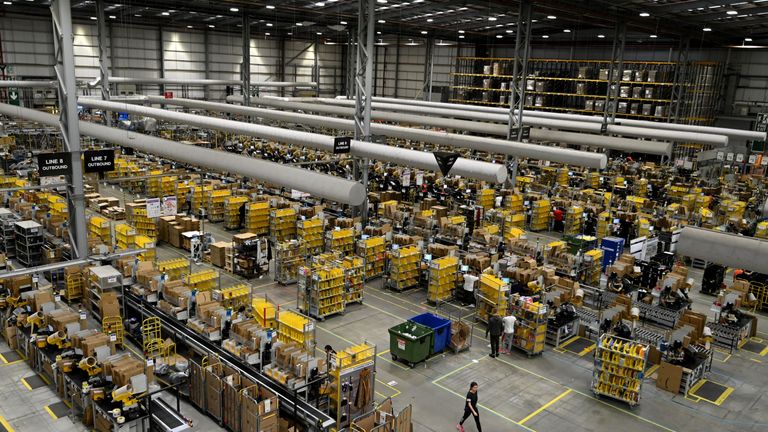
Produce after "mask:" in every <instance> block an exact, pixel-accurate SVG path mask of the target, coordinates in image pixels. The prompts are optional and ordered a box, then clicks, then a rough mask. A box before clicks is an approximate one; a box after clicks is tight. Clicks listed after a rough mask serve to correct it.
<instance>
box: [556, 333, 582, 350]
mask: <svg viewBox="0 0 768 432" xmlns="http://www.w3.org/2000/svg"><path fill="white" fill-rule="evenodd" d="M580 337H581V336H574V337H572V338H570V339H568V340H567V341H565V342H563V343H561V344H560V346H559V347H558V348H565V347H567V346H568V345H570V344H572V343H574V342H576V341H577V340H578V339H579V338H580Z"/></svg>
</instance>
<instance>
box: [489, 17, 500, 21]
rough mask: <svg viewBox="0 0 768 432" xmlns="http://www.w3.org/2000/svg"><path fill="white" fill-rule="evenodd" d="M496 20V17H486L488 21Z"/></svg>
mask: <svg viewBox="0 0 768 432" xmlns="http://www.w3.org/2000/svg"><path fill="white" fill-rule="evenodd" d="M497 19H498V18H496V17H488V21H496V20H497Z"/></svg>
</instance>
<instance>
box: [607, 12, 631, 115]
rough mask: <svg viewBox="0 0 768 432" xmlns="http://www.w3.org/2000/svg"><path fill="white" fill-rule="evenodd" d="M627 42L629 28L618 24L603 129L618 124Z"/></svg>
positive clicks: (609, 71) (609, 70) (621, 23)
mask: <svg viewBox="0 0 768 432" xmlns="http://www.w3.org/2000/svg"><path fill="white" fill-rule="evenodd" d="M626 40H627V27H626V25H625V24H624V23H623V22H619V23H617V24H616V29H615V31H614V33H613V48H612V49H611V61H610V63H609V64H608V87H607V89H606V90H605V111H603V129H605V127H607V125H608V124H609V123H610V124H613V123H615V122H616V110H617V109H618V108H619V85H620V84H621V74H622V71H623V69H624V45H625V42H626Z"/></svg>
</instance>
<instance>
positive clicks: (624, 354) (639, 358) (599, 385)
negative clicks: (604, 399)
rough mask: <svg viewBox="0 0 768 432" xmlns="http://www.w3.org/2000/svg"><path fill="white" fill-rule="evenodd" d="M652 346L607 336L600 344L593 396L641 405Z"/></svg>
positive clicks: (593, 378) (596, 360) (593, 375)
mask: <svg viewBox="0 0 768 432" xmlns="http://www.w3.org/2000/svg"><path fill="white" fill-rule="evenodd" d="M647 361H648V345H646V344H643V343H640V342H635V341H631V340H628V339H623V338H620V337H617V336H613V335H610V334H604V335H603V336H601V337H600V340H599V341H598V343H597V351H596V352H595V369H594V372H593V374H592V385H591V386H592V392H593V393H595V394H596V395H603V396H608V397H611V398H614V399H616V400H620V401H623V402H626V403H628V404H629V405H630V406H631V407H633V406H635V405H637V404H638V403H640V391H641V390H642V388H643V378H644V377H645V364H646V362H647Z"/></svg>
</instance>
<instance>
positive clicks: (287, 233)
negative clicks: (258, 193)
mask: <svg viewBox="0 0 768 432" xmlns="http://www.w3.org/2000/svg"><path fill="white" fill-rule="evenodd" d="M269 236H270V238H271V239H272V241H273V242H275V243H276V242H282V241H286V240H293V239H295V238H296V210H294V209H292V208H284V209H273V210H270V212H269Z"/></svg>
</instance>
